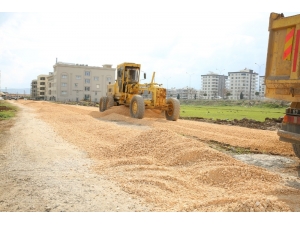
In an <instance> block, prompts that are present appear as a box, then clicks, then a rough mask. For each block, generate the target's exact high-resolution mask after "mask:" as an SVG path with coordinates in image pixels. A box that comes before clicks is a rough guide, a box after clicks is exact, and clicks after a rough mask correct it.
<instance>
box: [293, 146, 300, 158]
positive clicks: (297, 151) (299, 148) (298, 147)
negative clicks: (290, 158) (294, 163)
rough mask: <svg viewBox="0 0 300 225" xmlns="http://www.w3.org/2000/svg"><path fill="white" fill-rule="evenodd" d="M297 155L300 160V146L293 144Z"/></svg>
mask: <svg viewBox="0 0 300 225" xmlns="http://www.w3.org/2000/svg"><path fill="white" fill-rule="evenodd" d="M292 145H293V150H294V153H295V155H296V156H297V157H298V158H299V159H300V144H292Z"/></svg>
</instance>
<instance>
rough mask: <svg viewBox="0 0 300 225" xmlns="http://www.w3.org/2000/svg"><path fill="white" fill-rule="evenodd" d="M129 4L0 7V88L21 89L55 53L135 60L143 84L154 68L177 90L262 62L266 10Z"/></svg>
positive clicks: (94, 61) (74, 59) (80, 58)
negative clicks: (30, 9) (27, 9)
mask: <svg viewBox="0 0 300 225" xmlns="http://www.w3.org/2000/svg"><path fill="white" fill-rule="evenodd" d="M134 3H135V4H136V2H135V1H129V2H124V3H122V2H121V3H118V4H117V5H116V4H115V3H114V2H109V3H107V4H104V5H102V7H101V10H100V8H99V9H98V10H97V12H96V13H95V12H88V11H85V10H82V11H80V12H39V13H5V16H3V14H2V13H1V14H0V18H3V17H5V19H4V21H2V22H1V23H0V41H1V46H0V68H1V72H2V86H7V87H13V88H18V87H21V88H23V87H29V85H30V82H31V80H32V79H34V78H36V76H38V75H39V74H48V72H51V71H52V70H53V65H54V64H55V60H56V58H58V60H59V61H63V62H71V63H84V64H88V65H94V66H101V65H102V64H105V63H109V64H113V66H114V67H115V66H116V65H117V64H119V63H122V62H126V61H127V62H136V63H140V64H141V65H142V70H143V71H145V72H147V75H148V79H147V80H146V82H149V81H150V78H151V74H152V72H153V71H155V72H156V74H157V77H156V78H157V79H156V80H157V81H159V82H161V83H165V82H168V86H169V87H170V86H176V87H178V88H180V87H183V86H188V85H189V84H190V83H191V85H193V86H194V87H197V88H199V87H200V85H199V84H200V83H199V82H200V75H201V74H206V73H207V72H208V71H214V72H216V69H218V70H219V71H222V70H225V72H228V71H235V70H239V69H242V68H244V67H253V68H255V67H256V68H257V66H256V65H255V62H257V63H262V62H265V57H266V50H267V40H268V20H269V12H267V13H258V12H254V11H253V10H250V9H249V10H243V11H235V12H231V11H228V10H227V11H225V10H223V9H224V7H225V5H224V4H225V3H224V2H221V1H219V3H218V4H216V5H215V6H218V7H217V8H216V10H214V9H213V8H207V7H206V6H204V5H203V6H201V7H199V4H200V3H198V2H196V1H195V2H193V1H185V2H183V1H175V2H173V3H172V4H169V2H160V3H159V4H153V3H151V2H146V3H145V4H144V3H143V5H141V4H139V5H138V6H137V5H135V4H134ZM196 3H197V4H196ZM61 4H62V5H63V4H64V3H61ZM226 4H229V3H228V2H227V1H226ZM62 5H60V6H62ZM76 5H77V4H75V3H74V7H75V6H76ZM115 6H117V7H115ZM89 7H90V8H91V6H89ZM211 7H212V5H211ZM222 7H223V8H222ZM227 7H228V6H227ZM83 8H84V6H83ZM220 9H222V10H220ZM92 11H93V10H92ZM1 16H2V17H1ZM188 74H193V76H191V75H188ZM170 77H171V78H170ZM16 80H17V82H15V81H16ZM190 80H191V82H190ZM193 81H194V82H193Z"/></svg>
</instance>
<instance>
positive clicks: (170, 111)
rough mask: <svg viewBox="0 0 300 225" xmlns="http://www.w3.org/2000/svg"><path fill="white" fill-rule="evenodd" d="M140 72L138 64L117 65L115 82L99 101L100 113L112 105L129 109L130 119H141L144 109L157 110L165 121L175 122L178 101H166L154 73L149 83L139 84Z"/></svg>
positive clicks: (163, 89)
mask: <svg viewBox="0 0 300 225" xmlns="http://www.w3.org/2000/svg"><path fill="white" fill-rule="evenodd" d="M140 72H141V65H140V64H135V63H127V62H125V63H122V64H120V65H118V66H117V79H116V82H115V83H114V84H109V85H108V86H107V94H106V96H105V97H101V99H100V103H99V110H100V112H103V111H105V110H107V109H109V108H110V107H112V106H114V105H125V106H128V107H129V109H130V115H131V117H133V118H138V119H142V118H143V117H144V113H145V109H159V110H162V111H165V116H166V119H167V120H173V121H176V120H177V119H178V118H179V113H180V103H179V101H178V100H177V99H176V98H168V99H166V94H167V93H166V89H165V88H163V87H161V86H162V84H157V83H154V78H155V72H153V75H152V80H151V83H149V84H147V83H145V84H140ZM144 79H146V74H145V73H144ZM143 96H147V97H143ZM149 96H150V97H149Z"/></svg>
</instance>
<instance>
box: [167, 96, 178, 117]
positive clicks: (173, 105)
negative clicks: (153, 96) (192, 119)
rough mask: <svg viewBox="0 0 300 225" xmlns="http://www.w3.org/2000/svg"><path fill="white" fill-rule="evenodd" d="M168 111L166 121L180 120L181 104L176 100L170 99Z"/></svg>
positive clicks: (168, 100)
mask: <svg viewBox="0 0 300 225" xmlns="http://www.w3.org/2000/svg"><path fill="white" fill-rule="evenodd" d="M167 104H168V105H169V107H168V110H166V111H165V114H166V119H167V120H172V121H176V120H177V119H178V118H179V113H180V102H179V101H178V100H177V99H176V98H168V99H167Z"/></svg>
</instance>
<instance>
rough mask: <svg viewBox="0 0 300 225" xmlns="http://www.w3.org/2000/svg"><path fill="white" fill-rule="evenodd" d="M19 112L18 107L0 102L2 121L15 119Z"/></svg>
mask: <svg viewBox="0 0 300 225" xmlns="http://www.w3.org/2000/svg"><path fill="white" fill-rule="evenodd" d="M17 111H18V109H17V107H16V106H13V105H12V104H10V103H9V102H7V101H4V100H1V101H0V121H1V120H7V119H10V118H12V117H14V116H15V115H16V112H17Z"/></svg>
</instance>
